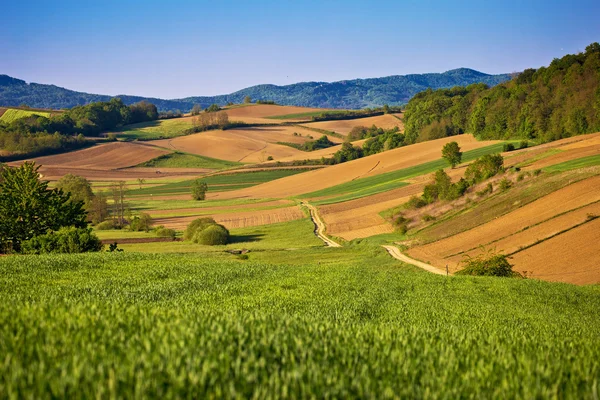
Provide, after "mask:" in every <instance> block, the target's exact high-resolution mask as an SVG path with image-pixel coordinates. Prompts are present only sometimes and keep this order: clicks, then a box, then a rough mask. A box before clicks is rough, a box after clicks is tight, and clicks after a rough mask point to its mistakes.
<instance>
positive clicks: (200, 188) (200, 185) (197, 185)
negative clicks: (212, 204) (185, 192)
mask: <svg viewBox="0 0 600 400" xmlns="http://www.w3.org/2000/svg"><path fill="white" fill-rule="evenodd" d="M207 190H208V185H207V184H206V182H204V181H202V180H200V179H196V180H195V181H194V182H192V198H193V199H194V200H204V199H205V198H206V191H207Z"/></svg>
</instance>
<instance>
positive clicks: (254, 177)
mask: <svg viewBox="0 0 600 400" xmlns="http://www.w3.org/2000/svg"><path fill="white" fill-rule="evenodd" d="M301 172H306V170H303V169H277V170H273V171H255V172H240V173H231V174H223V175H213V176H207V177H202V178H201V179H202V181H204V182H206V183H207V184H208V190H209V191H211V190H212V191H217V190H218V191H222V190H233V189H241V188H245V187H250V186H254V185H258V184H260V183H264V182H269V181H272V180H275V179H279V178H283V177H286V176H290V175H295V174H298V173H301ZM192 182H193V180H187V181H181V182H175V183H168V184H166V185H162V186H155V187H152V188H143V189H134V190H130V191H129V192H128V194H129V195H130V196H136V195H149V194H152V195H154V196H158V195H167V194H181V193H186V192H189V191H190V187H191V184H192ZM219 185H230V186H219Z"/></svg>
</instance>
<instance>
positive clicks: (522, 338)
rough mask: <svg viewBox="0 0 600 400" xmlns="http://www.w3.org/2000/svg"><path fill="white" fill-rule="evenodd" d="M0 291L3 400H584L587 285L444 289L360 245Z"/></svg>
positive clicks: (87, 260)
mask: <svg viewBox="0 0 600 400" xmlns="http://www.w3.org/2000/svg"><path fill="white" fill-rule="evenodd" d="M315 260H318V261H317V262H316V261H315ZM0 282H1V283H0V300H1V302H2V304H3V307H1V308H0V359H1V360H3V361H2V363H0V393H2V397H7V398H12V397H26V398H27V397H30V398H42V397H49V396H50V397H62V398H65V397H85V398H89V397H160V398H176V397H177V398H180V397H194V398H200V397H202V398H206V397H244V398H248V397H254V398H269V397H271V398H273V397H335V398H348V397H363V398H364V397H375V398H382V397H400V398H515V397H516V398H594V396H596V395H597V393H598V386H599V385H598V384H599V380H600V369H599V365H598V362H597V360H598V358H599V357H600V347H599V346H598V339H599V338H600V325H599V324H598V323H597V318H596V316H597V315H598V314H599V313H600V287H598V286H589V287H576V286H570V285H563V284H550V283H545V282H539V281H532V280H513V279H498V278H471V277H453V278H446V277H441V276H435V275H431V274H427V273H425V272H421V271H416V270H415V269H413V268H410V267H404V266H402V265H401V264H400V263H399V262H396V261H395V260H394V259H392V258H391V257H389V256H388V255H387V254H385V253H384V251H383V250H382V249H381V248H377V247H369V246H366V245H357V246H351V247H348V248H342V249H330V248H322V247H319V248H312V247H311V248H305V249H300V250H296V251H291V250H279V251H256V252H251V253H250V259H249V260H247V261H242V260H238V259H237V257H236V256H234V255H230V254H227V253H224V252H214V253H210V254H208V253H204V254H190V255H183V254H174V255H168V254H147V255H144V254H139V253H138V254H135V253H128V252H125V253H120V254H119V253H112V254H111V253H103V254H89V255H73V256H67V255H64V256H57V255H54V256H39V257H35V256H32V257H29V256H10V257H3V258H1V259H0Z"/></svg>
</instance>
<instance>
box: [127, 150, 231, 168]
mask: <svg viewBox="0 0 600 400" xmlns="http://www.w3.org/2000/svg"><path fill="white" fill-rule="evenodd" d="M239 165H243V164H242V163H237V162H233V161H225V160H218V159H216V158H210V157H203V156H199V155H196V154H187V153H181V152H178V151H176V152H173V153H170V154H165V155H162V156H159V157H157V158H154V159H152V160H150V161H146V162H145V163H142V164H140V165H138V167H151V168H210V169H225V168H231V167H236V166H239Z"/></svg>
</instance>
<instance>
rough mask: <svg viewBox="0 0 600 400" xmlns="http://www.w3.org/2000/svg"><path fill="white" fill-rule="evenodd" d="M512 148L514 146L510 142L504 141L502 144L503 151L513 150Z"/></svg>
mask: <svg viewBox="0 0 600 400" xmlns="http://www.w3.org/2000/svg"><path fill="white" fill-rule="evenodd" d="M514 149H515V146H514V145H513V144H512V143H504V145H503V146H502V151H503V152H508V151H513V150H514Z"/></svg>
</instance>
